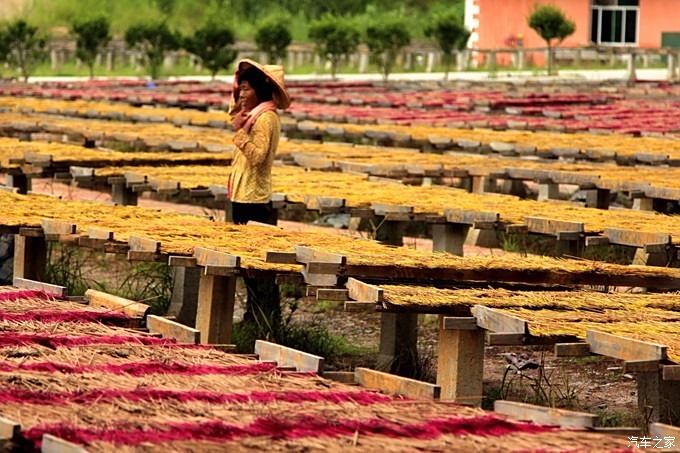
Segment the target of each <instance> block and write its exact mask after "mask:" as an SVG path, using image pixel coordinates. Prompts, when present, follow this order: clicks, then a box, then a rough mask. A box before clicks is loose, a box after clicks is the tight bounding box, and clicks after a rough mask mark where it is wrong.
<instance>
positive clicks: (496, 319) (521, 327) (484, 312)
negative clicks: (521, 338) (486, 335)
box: [472, 305, 529, 334]
mask: <svg viewBox="0 0 680 453" xmlns="http://www.w3.org/2000/svg"><path fill="white" fill-rule="evenodd" d="M472 314H473V315H474V316H475V318H477V325H478V326H479V327H481V328H482V329H486V330H490V331H491V332H500V333H520V334H527V333H529V328H528V326H527V322H526V321H525V320H524V319H520V318H518V317H516V316H512V315H508V314H506V313H503V312H502V311H500V310H496V309H493V308H488V307H485V306H483V305H475V306H474V307H472Z"/></svg>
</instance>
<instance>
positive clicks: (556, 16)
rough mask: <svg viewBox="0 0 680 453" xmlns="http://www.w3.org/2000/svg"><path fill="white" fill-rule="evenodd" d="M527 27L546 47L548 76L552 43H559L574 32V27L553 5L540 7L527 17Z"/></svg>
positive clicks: (551, 56)
mask: <svg viewBox="0 0 680 453" xmlns="http://www.w3.org/2000/svg"><path fill="white" fill-rule="evenodd" d="M529 26H530V27H531V28H532V29H534V31H536V33H538V35H539V36H540V37H541V38H543V40H544V41H545V42H546V44H547V45H548V74H549V75H550V74H551V73H552V66H553V63H552V60H553V51H552V47H553V41H557V43H556V44H555V45H557V44H559V43H561V42H562V41H564V40H565V38H567V37H568V36H570V35H572V34H573V33H574V31H575V30H576V25H574V22H573V21H572V20H570V19H568V18H567V17H566V16H565V14H564V12H563V11H562V10H561V9H559V8H558V7H556V6H553V5H540V6H537V7H535V8H534V10H533V12H532V13H531V15H530V16H529Z"/></svg>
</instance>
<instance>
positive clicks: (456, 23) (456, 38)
mask: <svg viewBox="0 0 680 453" xmlns="http://www.w3.org/2000/svg"><path fill="white" fill-rule="evenodd" d="M425 36H427V37H428V38H430V39H432V40H434V41H435V42H436V43H437V46H439V49H440V50H441V51H442V54H443V57H444V58H443V60H444V73H445V75H444V78H445V79H448V76H449V69H450V67H451V63H452V57H453V52H454V51H456V50H462V49H464V48H465V46H466V45H467V42H468V39H469V38H470V32H469V31H468V30H467V29H465V27H464V26H463V24H462V23H461V19H460V15H459V14H458V12H456V11H449V12H446V13H444V14H440V15H436V16H434V17H433V19H432V22H431V23H430V24H429V25H428V26H427V27H426V28H425Z"/></svg>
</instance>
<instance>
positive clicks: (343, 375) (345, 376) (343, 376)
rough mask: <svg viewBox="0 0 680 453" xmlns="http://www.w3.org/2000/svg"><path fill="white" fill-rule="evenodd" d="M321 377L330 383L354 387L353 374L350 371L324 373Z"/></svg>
mask: <svg viewBox="0 0 680 453" xmlns="http://www.w3.org/2000/svg"><path fill="white" fill-rule="evenodd" d="M323 377H324V378H325V379H330V380H331V381H335V382H341V383H343V384H347V385H356V382H355V380H354V372H352V371H324V372H323Z"/></svg>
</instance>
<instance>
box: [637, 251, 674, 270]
mask: <svg viewBox="0 0 680 453" xmlns="http://www.w3.org/2000/svg"><path fill="white" fill-rule="evenodd" d="M668 261H669V260H668V255H667V254H666V252H647V251H646V250H645V249H644V247H643V248H638V249H636V250H635V256H634V257H633V264H638V265H642V266H661V267H665V266H668Z"/></svg>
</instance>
